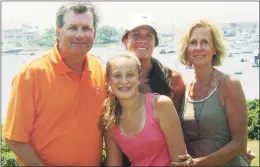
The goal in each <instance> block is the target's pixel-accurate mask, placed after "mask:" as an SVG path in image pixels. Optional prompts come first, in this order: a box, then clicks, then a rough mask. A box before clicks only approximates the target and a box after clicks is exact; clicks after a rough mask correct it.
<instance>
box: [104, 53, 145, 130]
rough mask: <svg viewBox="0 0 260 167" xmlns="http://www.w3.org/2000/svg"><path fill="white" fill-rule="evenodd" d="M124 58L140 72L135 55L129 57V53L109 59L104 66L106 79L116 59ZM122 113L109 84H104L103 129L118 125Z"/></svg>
mask: <svg viewBox="0 0 260 167" xmlns="http://www.w3.org/2000/svg"><path fill="white" fill-rule="evenodd" d="M122 57H123V58H126V59H132V60H135V62H136V66H137V68H138V73H139V74H140V71H141V64H140V62H139V60H138V58H137V57H136V56H135V55H131V54H130V53H123V54H119V55H116V56H114V57H112V58H110V59H109V60H108V61H107V64H106V77H107V80H108V79H109V75H110V69H111V66H112V65H113V63H115V60H116V59H118V58H122ZM121 113H122V107H121V105H120V103H119V101H118V99H117V97H116V96H115V95H114V94H113V92H112V90H111V87H110V85H109V84H106V99H105V101H104V104H103V115H102V123H103V126H104V128H105V129H109V128H111V127H112V126H113V125H114V124H119V121H120V116H121Z"/></svg>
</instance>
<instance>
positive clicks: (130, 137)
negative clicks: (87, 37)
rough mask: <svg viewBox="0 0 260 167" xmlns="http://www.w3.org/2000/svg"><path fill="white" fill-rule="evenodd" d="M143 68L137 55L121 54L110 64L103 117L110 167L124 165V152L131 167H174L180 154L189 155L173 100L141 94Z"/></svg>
mask: <svg viewBox="0 0 260 167" xmlns="http://www.w3.org/2000/svg"><path fill="white" fill-rule="evenodd" d="M140 69H141V68H140V62H139V60H138V59H137V58H136V57H135V56H134V55H128V54H122V55H118V56H115V57H113V58H111V59H110V60H109V61H108V63H107V66H106V75H107V84H108V85H107V97H106V100H105V102H104V113H103V117H102V121H103V125H104V132H105V143H106V152H107V154H106V155H107V157H106V165H107V166H122V153H124V154H125V155H126V156H127V157H128V158H129V160H130V162H131V165H132V166H171V162H172V161H174V162H176V161H177V160H178V158H177V156H178V155H182V154H185V153H186V147H185V143H184V138H183V134H182V129H181V124H180V121H179V119H178V115H177V112H176V110H175V107H174V105H173V102H172V100H171V99H170V98H169V97H167V96H162V95H158V94H152V93H147V94H141V93H139V91H138V85H139V83H140V80H139V74H140Z"/></svg>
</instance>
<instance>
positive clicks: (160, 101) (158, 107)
mask: <svg viewBox="0 0 260 167" xmlns="http://www.w3.org/2000/svg"><path fill="white" fill-rule="evenodd" d="M153 108H154V114H155V117H156V118H158V117H160V115H164V114H165V113H166V112H169V111H172V110H175V107H174V104H173V102H172V100H171V98H169V97H168V96H165V95H156V96H154V97H153Z"/></svg>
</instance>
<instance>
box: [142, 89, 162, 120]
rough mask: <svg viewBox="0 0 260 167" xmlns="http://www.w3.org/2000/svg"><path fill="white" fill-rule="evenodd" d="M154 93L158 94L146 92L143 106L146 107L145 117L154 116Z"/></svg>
mask: <svg viewBox="0 0 260 167" xmlns="http://www.w3.org/2000/svg"><path fill="white" fill-rule="evenodd" d="M154 95H159V94H158V93H146V100H145V107H146V114H147V117H152V118H154V116H153V103H152V100H153V96H154Z"/></svg>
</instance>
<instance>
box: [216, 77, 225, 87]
mask: <svg viewBox="0 0 260 167" xmlns="http://www.w3.org/2000/svg"><path fill="white" fill-rule="evenodd" d="M226 76H227V75H226V74H223V75H222V76H221V78H220V81H219V83H218V87H217V88H218V89H219V87H220V85H221V83H222V82H223V81H224V79H225V77H226Z"/></svg>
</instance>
